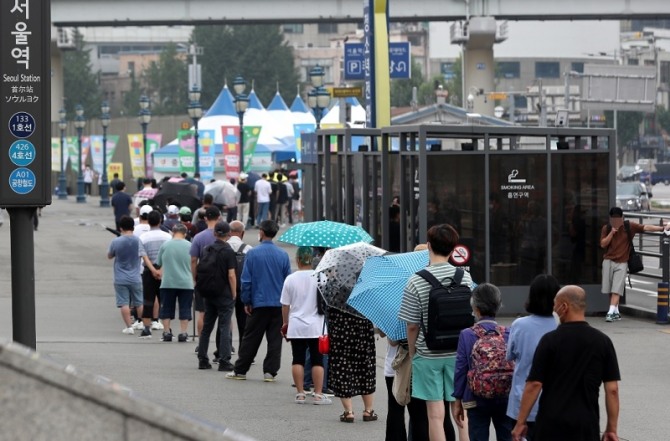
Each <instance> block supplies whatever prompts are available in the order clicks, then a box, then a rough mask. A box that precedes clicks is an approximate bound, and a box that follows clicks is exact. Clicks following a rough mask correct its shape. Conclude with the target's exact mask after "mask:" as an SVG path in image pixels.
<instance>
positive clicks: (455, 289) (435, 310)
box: [416, 268, 475, 351]
mask: <svg viewBox="0 0 670 441" xmlns="http://www.w3.org/2000/svg"><path fill="white" fill-rule="evenodd" d="M464 273H465V271H463V268H457V269H456V274H454V277H453V278H451V277H450V278H448V279H446V280H447V281H450V283H449V284H447V285H443V284H442V283H441V282H440V281H439V280H437V279H436V278H435V276H434V275H433V274H432V273H430V272H429V271H428V270H425V269H423V270H421V271H419V272H417V273H416V274H417V275H418V276H421V277H422V278H423V279H424V280H425V281H426V282H428V283H430V285H431V288H430V293H429V294H428V326H426V325H425V324H424V320H423V306H421V304H419V306H420V307H421V330H422V331H423V335H424V338H425V341H426V346H427V347H428V349H430V350H431V351H445V350H449V351H454V350H456V348H457V346H458V336H459V334H460V333H461V331H462V330H463V329H465V328H469V327H470V326H472V325H474V324H475V318H474V316H473V315H472V306H471V305H470V297H472V290H471V289H470V287H469V286H466V285H461V281H462V280H463V274H464Z"/></svg>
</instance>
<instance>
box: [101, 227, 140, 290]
mask: <svg viewBox="0 0 670 441" xmlns="http://www.w3.org/2000/svg"><path fill="white" fill-rule="evenodd" d="M108 253H109V254H110V255H111V256H113V257H114V283H115V284H117V285H132V284H135V283H142V276H141V275H140V274H141V272H142V264H141V257H142V256H146V255H147V254H146V252H145V251H144V247H143V246H142V242H141V241H140V239H139V238H138V237H136V236H133V235H126V234H123V235H121V236H119V237H117V238H115V239H114V240H112V242H111V243H110V244H109V250H108Z"/></svg>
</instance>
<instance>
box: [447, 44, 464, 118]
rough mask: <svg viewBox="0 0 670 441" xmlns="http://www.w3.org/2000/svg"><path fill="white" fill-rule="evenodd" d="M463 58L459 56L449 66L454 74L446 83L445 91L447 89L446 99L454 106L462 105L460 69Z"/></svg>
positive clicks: (461, 71)
mask: <svg viewBox="0 0 670 441" xmlns="http://www.w3.org/2000/svg"><path fill="white" fill-rule="evenodd" d="M462 64H463V60H462V59H461V57H460V56H459V57H458V58H456V61H454V64H453V66H452V68H451V70H452V72H453V73H454V76H453V77H452V78H451V80H449V81H448V82H447V84H446V87H447V91H449V98H448V101H449V103H451V104H452V105H454V106H462V104H463V99H462V98H463V97H462V95H463V69H462Z"/></svg>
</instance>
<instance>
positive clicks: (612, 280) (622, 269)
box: [602, 259, 628, 295]
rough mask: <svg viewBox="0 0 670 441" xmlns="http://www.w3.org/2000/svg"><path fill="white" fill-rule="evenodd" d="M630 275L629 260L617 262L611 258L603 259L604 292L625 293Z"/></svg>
mask: <svg viewBox="0 0 670 441" xmlns="http://www.w3.org/2000/svg"><path fill="white" fill-rule="evenodd" d="M627 275H628V262H622V263H617V262H613V261H611V260H609V259H605V260H603V286H602V292H603V294H610V293H614V294H619V295H623V290H624V288H625V287H626V276H627Z"/></svg>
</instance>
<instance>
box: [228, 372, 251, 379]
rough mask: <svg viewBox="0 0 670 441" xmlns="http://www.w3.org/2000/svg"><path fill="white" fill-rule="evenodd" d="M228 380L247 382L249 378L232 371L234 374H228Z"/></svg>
mask: <svg viewBox="0 0 670 441" xmlns="http://www.w3.org/2000/svg"><path fill="white" fill-rule="evenodd" d="M226 378H228V379H230V380H246V379H247V376H246V375H244V374H237V373H235V371H232V372H228V373H227V374H226Z"/></svg>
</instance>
